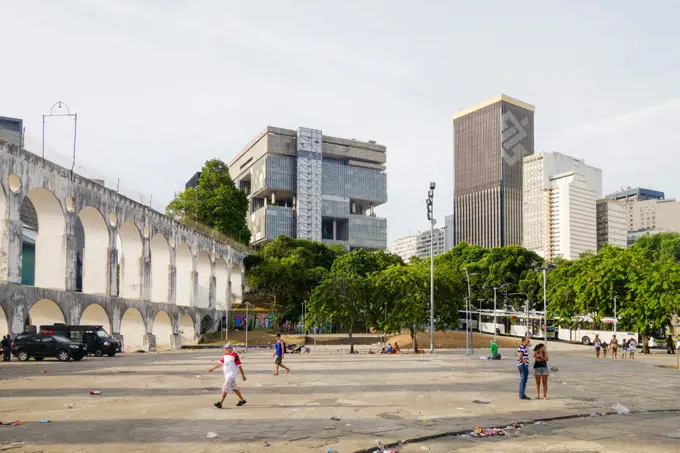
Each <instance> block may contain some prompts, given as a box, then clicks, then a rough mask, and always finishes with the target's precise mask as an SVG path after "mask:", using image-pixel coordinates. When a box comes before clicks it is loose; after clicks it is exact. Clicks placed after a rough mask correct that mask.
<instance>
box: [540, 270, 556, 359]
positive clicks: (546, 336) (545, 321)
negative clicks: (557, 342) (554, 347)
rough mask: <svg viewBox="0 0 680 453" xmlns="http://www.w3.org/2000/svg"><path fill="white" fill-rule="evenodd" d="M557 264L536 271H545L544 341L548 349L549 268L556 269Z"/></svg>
mask: <svg viewBox="0 0 680 453" xmlns="http://www.w3.org/2000/svg"><path fill="white" fill-rule="evenodd" d="M555 267H556V266H555V265H554V264H552V263H550V264H546V265H545V266H542V267H537V268H536V272H543V326H544V329H543V342H544V343H545V349H546V350H547V349H548V308H547V306H548V280H547V272H548V271H549V270H552V269H555Z"/></svg>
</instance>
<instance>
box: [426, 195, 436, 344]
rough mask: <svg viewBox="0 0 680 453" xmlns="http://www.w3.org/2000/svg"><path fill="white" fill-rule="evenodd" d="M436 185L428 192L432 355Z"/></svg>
mask: <svg viewBox="0 0 680 453" xmlns="http://www.w3.org/2000/svg"><path fill="white" fill-rule="evenodd" d="M436 186H437V184H436V183H434V182H431V183H430V190H428V192H427V199H426V200H425V204H426V205H427V220H429V221H430V353H434V224H435V223H437V221H436V220H435V218H434V189H435V187H436Z"/></svg>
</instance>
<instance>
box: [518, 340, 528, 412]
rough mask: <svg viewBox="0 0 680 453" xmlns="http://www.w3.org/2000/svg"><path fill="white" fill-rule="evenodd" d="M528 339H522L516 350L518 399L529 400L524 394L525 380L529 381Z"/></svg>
mask: <svg viewBox="0 0 680 453" xmlns="http://www.w3.org/2000/svg"><path fill="white" fill-rule="evenodd" d="M528 347H529V338H528V337H527V336H524V337H522V343H521V344H520V345H519V347H518V348H517V369H518V370H519V399H521V400H530V399H531V398H529V397H528V396H527V394H526V389H527V379H529V350H528Z"/></svg>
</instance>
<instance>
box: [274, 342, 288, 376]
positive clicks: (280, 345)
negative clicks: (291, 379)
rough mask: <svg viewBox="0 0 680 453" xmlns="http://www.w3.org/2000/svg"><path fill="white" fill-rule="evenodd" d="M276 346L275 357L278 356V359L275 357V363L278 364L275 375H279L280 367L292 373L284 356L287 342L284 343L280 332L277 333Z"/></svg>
mask: <svg viewBox="0 0 680 453" xmlns="http://www.w3.org/2000/svg"><path fill="white" fill-rule="evenodd" d="M275 347H276V350H275V351H274V357H276V359H274V365H276V371H274V376H278V375H279V367H281V368H283V369H284V370H286V373H290V368H288V367H287V366H285V365H284V364H283V356H284V354H285V353H286V343H284V342H283V340H282V339H281V334H280V333H277V334H276V345H275Z"/></svg>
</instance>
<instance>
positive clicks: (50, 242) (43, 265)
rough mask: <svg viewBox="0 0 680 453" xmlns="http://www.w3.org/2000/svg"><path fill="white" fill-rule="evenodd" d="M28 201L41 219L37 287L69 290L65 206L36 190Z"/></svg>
mask: <svg viewBox="0 0 680 453" xmlns="http://www.w3.org/2000/svg"><path fill="white" fill-rule="evenodd" d="M27 197H28V198H29V200H31V203H33V206H34V207H35V211H36V214H37V216H38V234H37V236H36V238H35V286H39V287H42V288H55V289H65V288H66V237H65V234H66V220H65V219H64V212H63V211H62V208H61V204H59V201H58V200H57V198H56V197H55V196H54V194H52V192H50V191H49V190H47V189H43V188H42V187H35V188H33V189H31V190H30V191H29V192H28V195H27Z"/></svg>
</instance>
